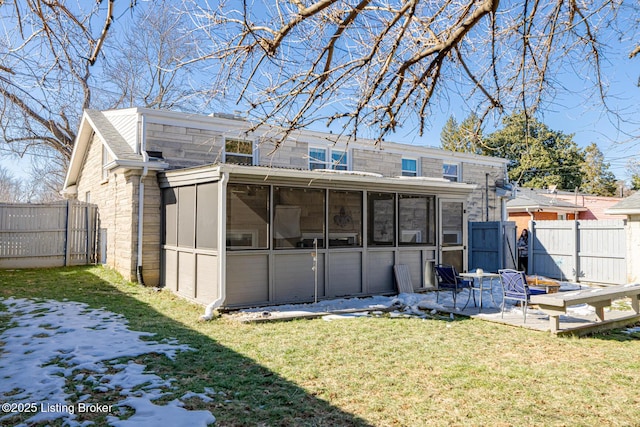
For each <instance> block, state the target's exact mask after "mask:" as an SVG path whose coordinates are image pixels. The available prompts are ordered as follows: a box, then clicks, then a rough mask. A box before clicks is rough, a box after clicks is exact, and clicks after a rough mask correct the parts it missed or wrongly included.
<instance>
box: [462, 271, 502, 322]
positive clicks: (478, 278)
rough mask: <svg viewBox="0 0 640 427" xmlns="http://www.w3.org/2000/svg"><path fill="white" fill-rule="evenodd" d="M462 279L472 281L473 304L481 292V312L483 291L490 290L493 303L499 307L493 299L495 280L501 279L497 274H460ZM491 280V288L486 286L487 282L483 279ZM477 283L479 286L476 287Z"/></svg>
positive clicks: (475, 272)
mask: <svg viewBox="0 0 640 427" xmlns="http://www.w3.org/2000/svg"><path fill="white" fill-rule="evenodd" d="M459 276H460V277H464V278H466V279H471V283H472V286H471V292H473V303H474V304H475V302H476V294H475V292H476V291H479V292H480V306H479V310H478V311H479V312H482V291H486V290H489V291H490V295H491V301H493V305H494V306H496V307H497V304H496V301H495V299H493V279H497V278H499V277H500V275H499V274H497V273H486V272H484V271H478V270H476V271H474V272H469V273H460V274H459ZM485 278H487V279H489V286H486V284H485V281H484V280H483V279H485ZM476 283H477V286H476Z"/></svg>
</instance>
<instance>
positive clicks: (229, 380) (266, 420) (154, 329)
mask: <svg viewBox="0 0 640 427" xmlns="http://www.w3.org/2000/svg"><path fill="white" fill-rule="evenodd" d="M118 282H120V284H119V285H118V286H120V287H123V286H124V287H126V293H125V292H123V291H121V290H120V289H118V288H117V287H116V286H114V285H112V283H118ZM133 295H139V296H140V299H143V300H144V299H145V298H146V299H153V298H154V296H153V294H152V293H151V291H150V290H149V289H144V288H142V287H141V286H138V285H132V284H126V283H124V282H123V281H122V279H121V278H120V277H119V276H118V275H117V274H115V273H113V272H111V271H110V270H107V269H103V268H101V267H73V268H54V269H46V270H0V297H2V298H8V297H15V298H31V299H53V300H58V301H63V300H69V301H77V302H82V303H86V304H88V305H89V307H91V308H96V309H98V308H104V309H106V310H109V311H112V312H114V313H120V314H122V315H124V316H125V317H126V318H127V320H128V322H129V329H131V330H136V331H144V332H151V333H155V334H157V335H156V336H154V337H151V339H152V340H154V341H155V340H161V339H163V338H175V339H177V340H178V343H179V344H186V345H188V346H190V347H191V348H193V349H195V350H196V351H185V352H179V353H178V354H177V356H176V358H175V360H171V359H169V358H167V357H165V356H161V355H145V356H141V357H140V358H138V359H137V360H139V361H140V362H141V363H144V364H146V365H147V368H148V369H149V368H150V369H151V370H152V371H153V372H154V373H156V374H157V375H160V376H161V377H163V378H174V379H176V381H175V382H174V385H175V386H176V387H177V388H178V391H177V393H175V394H172V395H171V396H170V397H168V398H167V400H173V399H175V398H177V397H180V396H181V395H183V394H184V393H186V391H192V392H196V393H202V392H203V391H204V388H205V387H208V388H210V389H213V390H214V391H215V392H216V393H219V394H218V395H217V396H216V398H215V399H214V400H213V401H212V402H209V403H205V402H201V401H199V400H198V401H197V402H193V403H191V402H190V401H187V404H186V406H185V408H187V409H206V410H209V411H211V413H212V414H213V415H214V416H215V417H216V424H215V425H217V426H242V425H286V426H288V425H297V426H298V425H300V426H302V425H313V426H324V425H326V426H334V425H341V426H369V425H370V424H368V423H367V422H366V421H365V420H363V419H361V418H359V417H357V416H355V415H353V414H349V413H346V412H344V411H342V410H341V409H339V408H336V407H334V406H332V405H331V404H330V403H328V402H327V401H325V400H322V399H319V398H317V397H315V396H313V395H310V394H309V393H308V392H307V391H305V390H304V389H302V388H301V387H299V386H298V385H296V384H295V383H292V382H290V381H288V380H286V379H285V378H283V377H281V376H280V375H278V374H277V373H275V372H273V371H271V370H269V369H268V368H266V367H264V366H262V365H260V364H258V363H256V362H255V361H254V360H252V359H250V358H247V357H246V356H243V355H241V354H239V353H237V352H236V351H234V350H232V349H230V348H228V347H225V346H224V345H221V344H220V343H218V342H216V341H215V340H214V339H213V338H211V337H209V336H207V335H205V334H203V333H201V332H198V331H196V330H194V329H193V328H191V327H189V325H187V324H184V323H181V322H179V321H177V320H175V319H172V318H169V317H167V316H165V315H163V314H162V313H161V312H159V311H158V310H157V309H155V308H154V307H152V306H151V305H150V304H149V303H147V302H144V301H141V300H139V299H137V298H135V297H133ZM165 300H166V301H165ZM154 301H156V303H157V302H158V301H160V303H161V304H166V306H165V307H163V309H164V310H174V309H175V310H186V311H188V312H192V313H193V318H195V317H196V316H197V314H199V313H201V312H202V307H200V306H195V305H192V304H190V303H188V302H186V301H184V300H181V299H178V298H177V297H173V298H165V297H164V296H162V297H161V296H158V297H157V299H155V300H154ZM3 307H4V306H2V305H0V310H1V309H3ZM190 314H191V313H190ZM0 315H1V312H0ZM189 319H191V317H189ZM214 322H215V321H214ZM0 326H2V327H0V331H1V330H4V329H6V327H7V326H8V325H4V326H3V325H0ZM220 327H224V325H222V326H220ZM230 333H231V331H230ZM105 338H106V339H107V338H108V337H105ZM218 397H219V398H218ZM96 398H99V397H98V396H96Z"/></svg>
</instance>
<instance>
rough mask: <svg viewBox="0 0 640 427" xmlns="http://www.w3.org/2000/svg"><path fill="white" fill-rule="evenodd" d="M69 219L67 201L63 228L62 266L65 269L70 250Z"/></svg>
mask: <svg viewBox="0 0 640 427" xmlns="http://www.w3.org/2000/svg"><path fill="white" fill-rule="evenodd" d="M70 219H71V209H70V200H67V208H66V221H65V226H64V266H65V267H66V266H68V265H69V249H70V246H71V239H70V237H71V236H70V233H71V227H70Z"/></svg>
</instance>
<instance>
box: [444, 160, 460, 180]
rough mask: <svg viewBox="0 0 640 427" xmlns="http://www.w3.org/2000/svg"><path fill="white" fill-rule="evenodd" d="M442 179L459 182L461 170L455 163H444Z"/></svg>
mask: <svg viewBox="0 0 640 427" xmlns="http://www.w3.org/2000/svg"><path fill="white" fill-rule="evenodd" d="M442 177H443V178H445V179H448V180H449V181H452V182H458V181H459V168H458V165H457V164H455V163H444V164H443V165H442Z"/></svg>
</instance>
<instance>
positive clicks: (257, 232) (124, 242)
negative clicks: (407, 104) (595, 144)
mask: <svg viewBox="0 0 640 427" xmlns="http://www.w3.org/2000/svg"><path fill="white" fill-rule="evenodd" d="M251 127H252V124H251V123H249V122H247V121H245V120H243V119H240V118H237V117H233V116H228V115H213V116H204V115H195V114H186V113H178V112H169V111H160V110H150V109H139V108H133V109H124V110H113V111H103V112H101V111H95V110H87V111H85V113H84V114H83V117H82V121H81V124H80V128H79V131H78V137H77V140H76V142H75V146H74V151H73V155H72V158H71V162H70V166H69V170H68V173H67V176H66V180H65V185H64V192H65V194H66V195H67V197H71V198H77V199H79V200H81V201H87V200H90V201H91V203H94V204H96V205H97V206H98V209H99V214H100V224H101V225H100V236H101V242H100V248H101V257H102V260H103V262H104V263H106V264H108V265H110V266H112V267H114V268H115V269H117V270H118V271H119V272H121V273H122V274H123V275H124V276H125V277H126V278H127V279H131V280H136V279H144V282H145V284H148V285H164V286H167V287H169V288H170V289H172V290H173V291H175V292H176V293H178V294H179V295H182V296H184V297H186V298H189V299H192V300H194V301H197V302H200V303H202V304H209V303H212V306H219V305H222V306H227V307H239V306H247V305H259V304H268V303H282V302H288V301H303V300H305V301H308V300H310V299H311V300H313V299H314V298H316V297H320V298H328V297H336V296H353V295H371V294H378V293H388V292H393V291H395V287H394V283H393V275H392V266H393V265H394V264H398V263H401V264H407V265H409V268H410V270H411V275H412V279H413V282H414V286H415V287H416V289H420V288H424V287H425V286H428V285H429V283H430V277H431V274H430V268H429V267H428V266H429V265H430V264H432V263H436V262H445V263H450V264H454V265H456V266H457V267H458V268H459V269H460V270H465V269H466V263H467V253H466V252H467V248H466V241H467V240H466V233H467V221H487V220H488V221H499V220H501V219H503V218H502V213H503V212H504V209H505V206H504V203H505V199H504V198H503V197H504V196H506V195H508V192H505V191H504V190H503V189H502V188H498V190H499V191H498V192H496V182H497V183H501V182H504V179H505V177H506V166H507V163H508V162H507V161H506V160H504V159H498V158H492V157H484V156H478V155H473V154H466V153H453V152H447V151H443V150H440V149H436V148H429V147H419V146H414V145H406V144H397V143H391V142H385V143H384V145H383V146H382V147H381V148H376V147H375V145H374V141H371V140H358V141H349V142H348V143H347V140H346V139H344V138H341V137H338V136H335V135H332V134H331V133H324V132H317V131H306V130H303V131H299V132H296V133H294V134H291V135H290V136H289V137H288V138H287V139H286V140H285V141H284V142H283V143H282V144H281V145H280V146H279V147H277V146H276V143H275V141H277V136H278V129H277V128H272V127H269V128H267V127H260V128H258V129H255V130H252V129H251ZM276 148H277V150H276ZM314 242H315V243H317V245H318V249H317V252H316V250H315V248H314ZM312 253H314V254H315V258H314V257H312V256H311V254H312ZM314 259H315V262H317V268H316V269H315V271H312V269H311V268H312V266H313V262H314Z"/></svg>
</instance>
